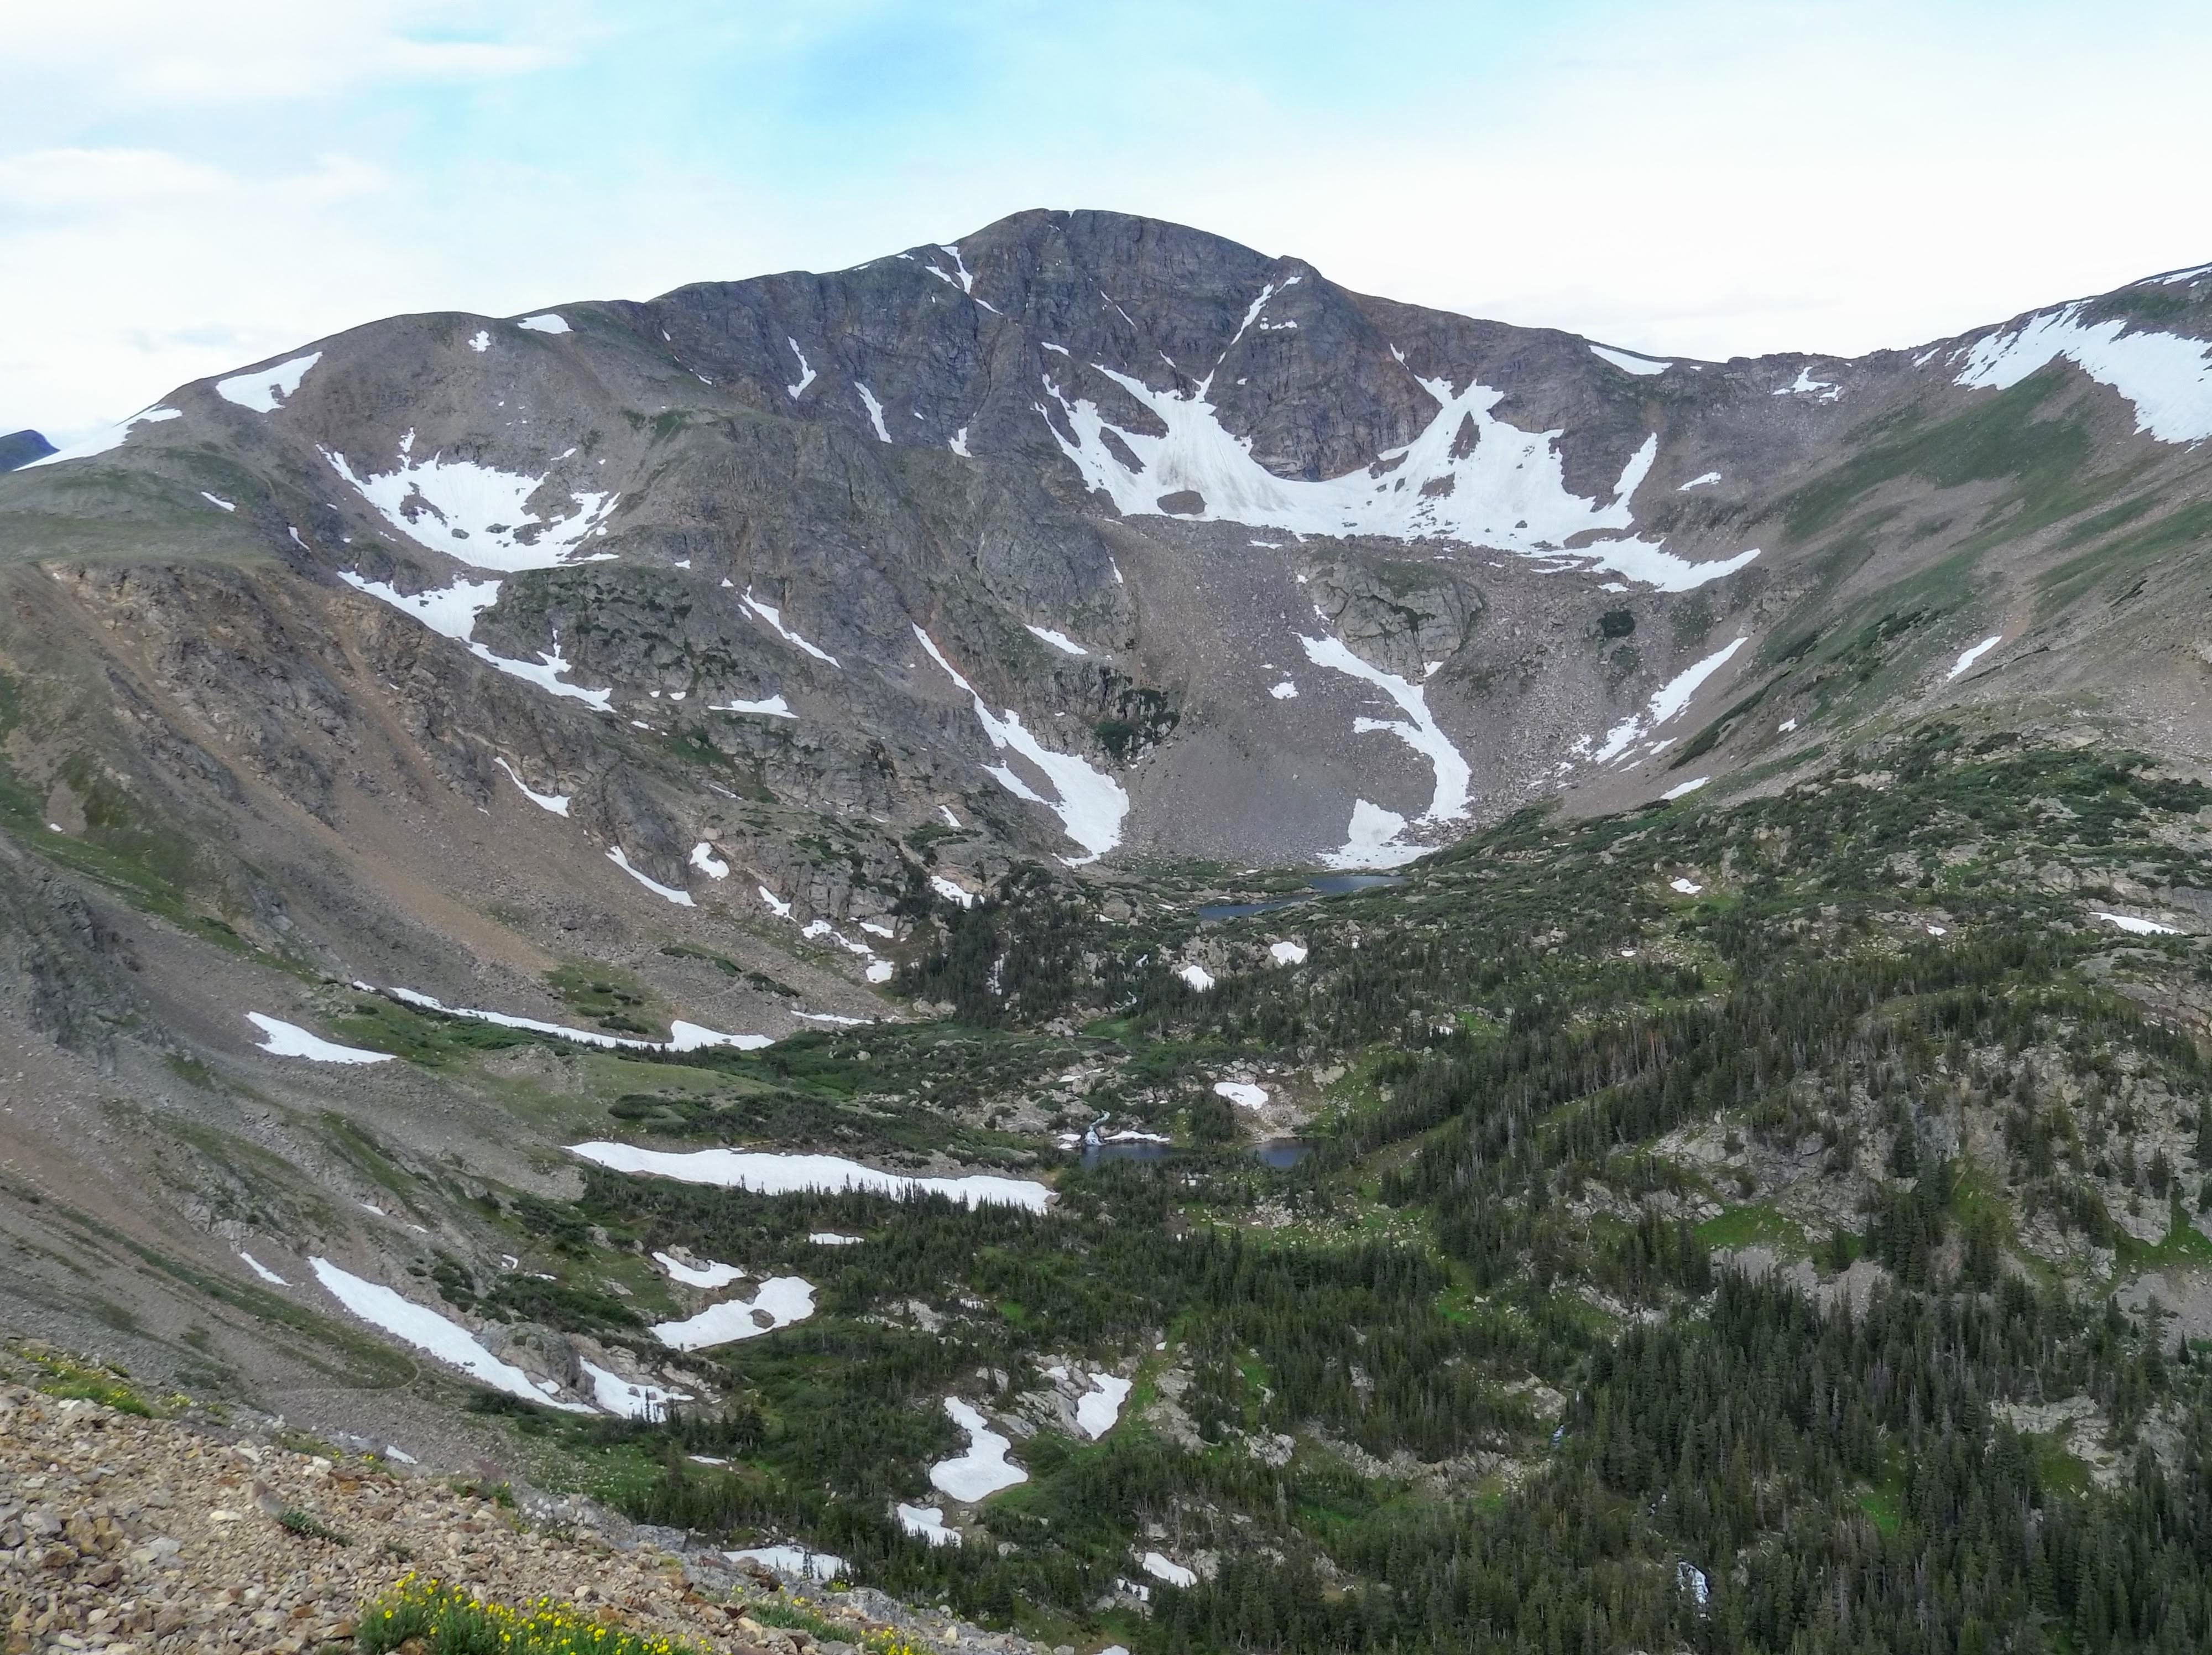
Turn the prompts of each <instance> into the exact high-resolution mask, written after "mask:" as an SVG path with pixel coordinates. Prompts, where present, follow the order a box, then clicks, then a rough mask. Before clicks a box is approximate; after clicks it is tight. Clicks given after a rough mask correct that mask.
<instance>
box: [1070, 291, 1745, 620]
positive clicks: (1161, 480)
mask: <svg viewBox="0 0 2212 1655" xmlns="http://www.w3.org/2000/svg"><path fill="white" fill-rule="evenodd" d="M1266 298H1267V295H1265V294H1262V295H1261V302H1263V303H1264V302H1265V301H1266ZM1660 366H1662V367H1663V366H1664V364H1661V365H1660ZM1091 368H1092V369H1093V371H1095V372H1097V373H1098V374H1103V375H1104V376H1105V377H1106V378H1107V379H1109V380H1112V381H1113V382H1114V383H1115V384H1116V385H1118V386H1121V389H1122V390H1123V391H1125V392H1127V393H1128V394H1129V396H1130V397H1131V398H1132V399H1134V400H1135V401H1136V402H1138V403H1139V404H1140V405H1142V406H1144V407H1145V408H1146V410H1148V411H1150V412H1151V413H1152V415H1153V416H1154V417H1155V418H1157V419H1158V421H1159V422H1160V423H1161V424H1163V425H1164V426H1165V428H1166V430H1165V432H1164V435H1149V434H1147V433H1145V432H1141V431H1132V430H1129V429H1126V428H1123V427H1121V426H1117V425H1115V424H1113V423H1111V422H1110V421H1109V420H1108V419H1107V418H1106V417H1105V415H1104V414H1103V412H1102V411H1100V409H1099V407H1098V405H1097V403H1095V402H1093V401H1091V399H1088V398H1085V397H1082V396H1079V395H1072V394H1070V393H1068V392H1064V391H1062V390H1061V389H1060V387H1059V386H1057V385H1055V384H1054V382H1053V380H1052V378H1051V376H1050V375H1049V374H1048V375H1046V376H1045V377H1044V379H1043V380H1042V383H1043V386H1044V391H1045V394H1046V395H1047V396H1048V397H1049V398H1050V399H1052V403H1053V409H1052V410H1051V411H1048V410H1047V408H1046V405H1045V404H1043V403H1042V402H1039V403H1037V404H1036V405H1035V406H1036V411H1037V413H1038V414H1039V415H1040V416H1041V417H1042V418H1043V419H1044V420H1045V423H1046V425H1047V426H1048V429H1050V430H1051V432H1052V435H1053V440H1054V441H1055V442H1057V443H1058V444H1059V445H1060V452H1061V453H1065V454H1066V456H1067V458H1068V459H1069V460H1070V461H1072V462H1073V464H1074V465H1075V466H1076V468H1077V470H1078V471H1079V472H1081V473H1082V475H1083V478H1084V480H1085V482H1086V483H1087V484H1090V485H1091V488H1093V489H1096V490H1103V491H1104V492H1105V493H1106V494H1107V495H1108V496H1109V497H1110V498H1111V499H1112V500H1113V502H1114V505H1115V508H1116V509H1117V510H1119V511H1120V512H1121V514H1123V515H1125V516H1136V515H1140V514H1157V513H1158V512H1159V511H1160V510H1161V509H1162V508H1161V506H1160V503H1159V502H1161V500H1163V499H1164V498H1166V497H1168V496H1172V495H1176V494H1178V493H1182V492H1184V491H1195V492H1196V493H1197V494H1198V495H1199V496H1200V498H1201V499H1202V500H1203V502H1205V503H1204V505H1203V508H1201V509H1200V510H1198V511H1195V512H1189V513H1178V515H1182V516H1188V517H1191V518H1193V519H1194V520H1198V521H1202V522H1232V523H1242V524H1245V525H1248V526H1251V527H1254V528H1280V529H1289V530H1291V531H1293V532H1297V533H1301V534H1322V535H1347V534H1370V535H1376V536H1383V537H1388V538H1394V539H1401V540H1414V539H1421V538H1431V537H1438V538H1451V539H1456V540H1463V541H1466V542H1468V543H1469V544H1471V545H1483V546H1494V547H1497V548H1498V549H1499V550H1500V551H1510V552H1513V553H1516V554H1517V555H1520V556H1524V557H1529V556H1541V557H1556V558H1560V559H1564V560H1565V561H1566V563H1569V564H1572V565H1577V566H1587V567H1589V568H1593V569H1607V570H1611V571H1612V572H1613V573H1616V574H1619V575H1624V576H1626V578H1628V579H1630V580H1636V581H1644V582H1645V583H1647V584H1649V585H1651V586H1655V587H1659V588H1660V589H1661V590H1662V591H1669V592H1682V591H1687V590H1689V589H1690V588H1691V587H1697V586H1702V585H1703V584H1705V582H1706V581H1712V580H1717V579H1719V578H1720V577H1721V576H1722V575H1729V574H1732V573H1733V572H1734V571H1735V570H1736V569H1741V568H1742V567H1743V566H1744V565H1745V564H1746V563H1749V562H1750V561H1751V560H1752V559H1753V558H1754V557H1757V556H1758V555H1759V553H1758V552H1757V551H1755V550H1754V551H1746V552H1742V553H1740V554H1739V555H1737V556H1736V557H1729V558H1723V559H1721V560H1719V561H1717V562H1715V563H1690V562H1688V561H1687V560H1686V559H1684V558H1681V557H1675V556H1674V554H1673V553H1671V552H1668V551H1665V550H1664V549H1663V546H1662V543H1660V542H1658V541H1645V540H1638V539H1633V538H1626V536H1623V537H1622V538H1613V539H1606V540H1600V541H1597V542H1595V543H1593V544H1590V545H1583V546H1578V547H1577V548H1576V549H1574V550H1573V551H1562V550H1561V549H1560V548H1561V546H1562V545H1563V544H1564V543H1565V541H1566V540H1567V539H1568V538H1571V536H1574V535H1577V534H1583V533H1586V532H1592V531H1607V530H1612V531H1626V530H1628V529H1631V528H1632V527H1633V526H1634V522H1635V520H1634V517H1633V515H1632V513H1631V511H1630V509H1629V502H1630V499H1631V497H1632V496H1634V494H1635V493H1636V490H1637V489H1638V487H1639V486H1640V485H1641V484H1643V482H1644V478H1645V477H1646V476H1647V475H1648V474H1649V473H1650V469H1651V463H1652V461H1653V459H1656V456H1657V454H1658V452H1659V439H1658V438H1657V437H1656V435H1654V436H1652V437H1650V438H1648V439H1647V440H1646V441H1645V442H1644V445H1643V446H1642V447H1639V448H1638V450H1637V451H1636V452H1635V453H1633V454H1632V455H1631V456H1630V457H1629V459H1628V462H1627V464H1626V465H1624V466H1623V467H1622V469H1621V472H1620V478H1619V479H1618V480H1617V481H1616V482H1615V484H1614V485H1613V490H1612V498H1611V500H1610V501H1609V502H1607V503H1603V504H1601V503H1600V502H1598V501H1597V500H1596V499H1595V498H1586V497H1584V496H1581V495H1577V494H1575V493H1573V492H1571V490H1569V489H1568V488H1567V486H1566V483H1565V472H1564V469H1563V462H1562V460H1561V458H1560V454H1559V436H1560V435H1561V434H1560V433H1559V432H1558V431H1523V430H1522V429H1520V428H1519V427H1517V426H1514V425H1509V424H1507V423H1505V422H1504V421H1503V420H1498V419H1492V417H1491V415H1490V411H1491V410H1492V408H1494V407H1495V406H1496V405H1498V402H1499V401H1500V400H1501V399H1503V398H1504V394H1505V393H1504V392H1503V391H1498V390H1492V389H1491V388H1490V387H1489V386H1486V385H1483V384H1482V383H1480V381H1479V380H1477V381H1471V382H1470V383H1469V384H1468V386H1467V388H1466V389H1465V390H1463V391H1455V390H1453V389H1452V386H1451V385H1450V382H1449V380H1442V379H1432V380H1418V383H1419V385H1420V386H1421V388H1422V389H1423V390H1425V391H1426V392H1428V393H1429V394H1430V395H1431V397H1433V398H1434V399H1436V402H1437V413H1436V416H1435V417H1434V418H1433V419H1432V420H1431V422H1430V423H1429V425H1428V426H1427V428H1426V429H1424V430H1423V431H1422V432H1421V434H1420V435H1419V436H1417V437H1415V438H1414V439H1413V441H1412V442H1411V443H1409V444H1407V446H1406V447H1402V448H1393V449H1389V450H1387V451H1385V452H1384V453H1382V454H1379V455H1377V456H1376V464H1375V465H1366V466H1362V467H1360V468H1359V469H1358V470H1356V471H1352V472H1346V473H1345V474H1344V475H1343V476H1341V477H1335V478H1322V479H1318V480H1308V479H1304V478H1281V477H1277V476H1276V475H1275V474H1274V473H1273V472H1270V471H1268V470H1267V468H1266V467H1265V466H1263V465H1261V464H1260V462H1259V461H1258V460H1256V459H1253V457H1252V452H1251V443H1250V441H1249V439H1246V438H1243V437H1237V436H1232V435H1230V433H1229V431H1228V430H1227V429H1225V427H1224V426H1223V425H1222V423H1221V422H1220V420H1219V418H1218V416H1217V415H1216V413H1215V411H1214V408H1213V405H1212V403H1211V402H1209V401H1208V400H1207V399H1206V392H1207V388H1208V386H1209V385H1210V384H1211V382H1212V376H1211V375H1208V376H1207V378H1206V379H1204V380H1200V381H1199V382H1198V383H1197V385H1196V386H1194V388H1193V389H1192V390H1191V391H1189V392H1188V393H1178V392H1174V391H1155V390H1153V389H1152V387H1151V386H1148V385H1146V383H1145V382H1144V381H1143V380H1138V379H1133V378H1131V377H1130V376H1129V375H1127V374H1119V373H1115V371H1114V370H1113V369H1111V368H1106V367H1103V366H1102V365H1101V364H1098V363H1096V362H1094V363H1092V364H1091ZM1054 414H1057V416H1058V418H1056V419H1055V418H1054ZM1063 426H1065V428H1066V432H1065V434H1064V433H1063V429H1062V427H1063ZM1468 430H1471V431H1472V432H1473V434H1474V441H1473V442H1471V443H1470V442H1468V441H1465V440H1464V439H1463V436H1462V433H1463V432H1465V431H1468ZM1109 433H1111V436H1112V440H1111V441H1109V435H1108V434H1109ZM1116 445H1118V446H1119V449H1120V451H1121V452H1127V453H1129V454H1131V455H1132V456H1133V458H1134V459H1136V460H1137V461H1138V464H1139V469H1138V470H1136V471H1131V470H1130V469H1128V467H1127V465H1124V464H1123V463H1122V462H1121V459H1118V458H1117V457H1116V453H1117V448H1116ZM1386 467H1387V468H1388V469H1385V468H1386Z"/></svg>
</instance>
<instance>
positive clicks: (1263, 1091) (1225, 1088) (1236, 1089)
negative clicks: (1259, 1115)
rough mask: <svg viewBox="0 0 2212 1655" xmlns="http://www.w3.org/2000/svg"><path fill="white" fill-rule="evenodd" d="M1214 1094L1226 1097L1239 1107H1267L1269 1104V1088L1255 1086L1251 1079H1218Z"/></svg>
mask: <svg viewBox="0 0 2212 1655" xmlns="http://www.w3.org/2000/svg"><path fill="white" fill-rule="evenodd" d="M1213 1095H1214V1096H1215V1097H1217V1098H1227V1099H1228V1100H1229V1101H1230V1102H1231V1103H1232V1104H1236V1105H1237V1108H1239V1109H1265V1108H1267V1088H1266V1087H1265V1086H1254V1085H1253V1084H1252V1083H1251V1082H1250V1081H1249V1080H1216V1081H1215V1082H1214V1083H1213Z"/></svg>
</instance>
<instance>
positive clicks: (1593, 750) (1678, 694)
mask: <svg viewBox="0 0 2212 1655" xmlns="http://www.w3.org/2000/svg"><path fill="white" fill-rule="evenodd" d="M1747 642H1750V636H1749V635H1748V634H1745V635H1743V636H1739V637H1738V638H1737V639H1736V640H1735V642H1733V643H1730V644H1728V645H1727V646H1725V647H1724V648H1719V649H1716V650H1715V651H1714V652H1713V653H1712V654H1710V655H1707V656H1706V657H1705V659H1704V660H1700V661H1697V662H1694V663H1693V664H1692V665H1691V666H1687V667H1686V668H1684V669H1683V670H1682V671H1681V672H1677V673H1676V674H1675V675H1674V677H1673V678H1669V679H1668V680H1667V682H1666V683H1664V684H1662V685H1660V686H1659V688H1658V689H1657V690H1656V691H1653V692H1652V696H1651V699H1650V701H1649V702H1648V703H1645V705H1644V710H1643V711H1641V712H1636V713H1631V714H1630V715H1628V716H1627V717H1626V718H1624V719H1623V720H1621V721H1620V723H1618V724H1616V725H1614V726H1613V728H1611V729H1610V730H1608V731H1607V732H1606V734H1605V739H1604V740H1602V741H1597V742H1594V741H1592V739H1590V738H1589V736H1584V737H1583V738H1582V739H1580V740H1579V741H1577V742H1576V744H1575V749H1574V750H1575V752H1576V754H1577V757H1580V758H1588V759H1590V760H1593V761H1594V762H1595V763H1597V764H1612V763H1613V762H1614V761H1615V760H1616V759H1619V758H1621V757H1622V756H1623V755H1624V754H1626V752H1627V751H1628V750H1629V749H1630V748H1631V747H1632V746H1634V745H1636V744H1637V743H1638V741H1640V740H1642V739H1644V737H1645V736H1646V735H1648V734H1650V733H1651V732H1652V731H1653V730H1656V729H1657V728H1658V727H1660V726H1661V725H1662V724H1664V723H1666V722H1667V721H1668V720H1669V719H1671V718H1673V717H1674V716H1675V715H1677V714H1678V713H1680V711H1681V710H1682V709H1684V708H1685V707H1687V706H1688V705H1689V704H1690V700H1691V697H1693V696H1695V695H1696V694H1697V693H1698V691H1699V687H1700V686H1701V685H1704V683H1705V680H1706V679H1707V678H1711V677H1712V675H1713V674H1714V673H1716V672H1719V671H1720V670H1721V668H1722V667H1723V666H1727V665H1728V664H1729V661H1730V660H1734V659H1735V652H1736V651H1737V650H1739V649H1741V648H1743V646H1744V645H1745V644H1746V643H1747Z"/></svg>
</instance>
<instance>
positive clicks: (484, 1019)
mask: <svg viewBox="0 0 2212 1655" xmlns="http://www.w3.org/2000/svg"><path fill="white" fill-rule="evenodd" d="M353 986H354V987H355V988H356V989H361V990H362V992H363V993H366V994H379V993H381V994H387V995H391V996H392V998H393V999H394V1000H396V1001H399V1002H400V1003H401V1004H402V1005H404V1006H416V1007H421V1008H422V1010H424V1011H426V1012H435V1013H438V1014H439V1015H440V1016H441V1017H461V1018H466V1019H469V1020H470V1021H471V1022H476V1023H495V1024H497V1025H499V1026H500V1027H501V1028H502V1029H523V1030H526V1031H529V1032H530V1033H532V1034H542V1035H545V1036H548V1037H550V1038H552V1039H555V1040H570V1041H574V1043H575V1044H578V1045H580V1046H604V1047H605V1048H606V1049H607V1050H610V1051H665V1052H687V1051H704V1050H706V1049H707V1048H708V1047H709V1046H729V1047H732V1048H734V1049H735V1050H738V1051H758V1050H761V1049H762V1048H763V1047H764V1046H772V1045H774V1044H775V1041H774V1040H773V1039H771V1038H770V1037H769V1036H767V1035H764V1034H721V1033H719V1032H717V1031H714V1030H713V1029H708V1028H702V1027H701V1026H700V1025H698V1024H696V1023H686V1022H684V1020H683V1019H681V1018H678V1019H675V1020H673V1021H672V1022H671V1023H670V1024H669V1025H668V1038H667V1039H665V1040H642V1039H635V1038H632V1037H629V1036H627V1035H619V1034H601V1033H600V1032H599V1031H598V1030H596V1029H571V1028H568V1027H566V1026H565V1025H562V1024H559V1023H543V1022H540V1021H539V1020H538V1019H536V1018H534V1017H510V1016H508V1015H507V1013H505V1012H487V1011H479V1010H477V1008H475V1007H469V1006H448V1005H447V1004H445V1002H443V1001H440V1000H438V999H435V997H433V996H432V995H426V994H418V993H416V991H415V990H414V989H377V988H375V987H374V985H372V984H370V983H355V984H354V985H353Z"/></svg>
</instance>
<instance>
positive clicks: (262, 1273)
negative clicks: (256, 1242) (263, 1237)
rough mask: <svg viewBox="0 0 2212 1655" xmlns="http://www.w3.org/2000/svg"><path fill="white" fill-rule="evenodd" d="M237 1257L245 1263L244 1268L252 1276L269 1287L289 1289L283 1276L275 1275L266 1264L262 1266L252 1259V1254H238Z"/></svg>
mask: <svg viewBox="0 0 2212 1655" xmlns="http://www.w3.org/2000/svg"><path fill="white" fill-rule="evenodd" d="M239 1256H240V1258H242V1259H244V1260H245V1261H246V1269H249V1270H251V1271H252V1272H253V1274H254V1275H258V1276H259V1277H260V1278H261V1279H262V1280H263V1281H266V1282H267V1283H268V1284H269V1285H270V1287H290V1286H291V1285H292V1284H291V1283H290V1282H289V1281H286V1280H285V1279H284V1278H283V1276H281V1275H277V1274H276V1271H274V1270H272V1269H270V1268H269V1267H268V1266H267V1265H266V1264H264V1263H262V1262H261V1261H260V1260H259V1259H258V1258H256V1257H254V1256H253V1255H252V1253H240V1255H239Z"/></svg>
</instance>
